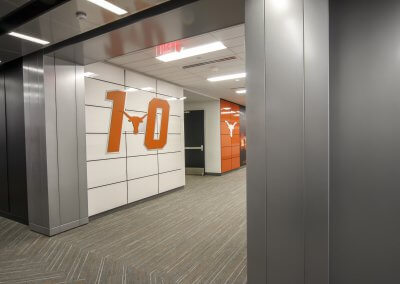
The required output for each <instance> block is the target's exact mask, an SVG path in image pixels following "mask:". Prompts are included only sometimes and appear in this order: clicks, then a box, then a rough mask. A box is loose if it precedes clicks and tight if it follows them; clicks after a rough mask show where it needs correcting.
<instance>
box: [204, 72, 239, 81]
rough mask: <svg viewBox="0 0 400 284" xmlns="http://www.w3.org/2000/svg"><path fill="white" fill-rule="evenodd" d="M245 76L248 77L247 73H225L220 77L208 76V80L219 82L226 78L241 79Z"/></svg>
mask: <svg viewBox="0 0 400 284" xmlns="http://www.w3.org/2000/svg"><path fill="white" fill-rule="evenodd" d="M245 77H246V73H237V74H230V75H223V76H218V77H211V78H208V79H207V80H208V81H210V82H219V81H226V80H235V79H241V78H245Z"/></svg>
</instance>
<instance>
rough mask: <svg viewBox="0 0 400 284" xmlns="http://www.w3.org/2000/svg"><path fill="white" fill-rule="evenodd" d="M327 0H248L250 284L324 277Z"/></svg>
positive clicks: (321, 280) (320, 282) (315, 280)
mask: <svg viewBox="0 0 400 284" xmlns="http://www.w3.org/2000/svg"><path fill="white" fill-rule="evenodd" d="M328 32H329V30H328V1H327V0H323V1H317V0H315V1H313V0H304V1H303V0H287V1H274V0H263V1H261V0H248V1H246V53H247V54H246V60H247V73H248V74H247V75H248V98H247V107H248V125H249V127H248V145H249V147H248V185H247V203H248V204H247V210H248V281H249V283H271V284H274V283H280V284H285V283H288V284H289V283H290V284H292V283H315V284H323V283H328V282H327V281H328V233H329V223H328V210H329V206H328V193H329V183H328V182H329V178H328V176H329V175H328V173H329V158H328V157H329V151H328V149H329V148H328V146H329V143H328V138H329V136H328V133H329V132H328V129H329V124H328V123H329V120H328V118H329V112H328V102H329V92H328V90H329V87H328V86H329V84H328V70H329V65H328V54H329V53H328V52H329V49H328V43H329V41H328V34H329V33H328Z"/></svg>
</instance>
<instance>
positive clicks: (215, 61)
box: [182, 56, 236, 69]
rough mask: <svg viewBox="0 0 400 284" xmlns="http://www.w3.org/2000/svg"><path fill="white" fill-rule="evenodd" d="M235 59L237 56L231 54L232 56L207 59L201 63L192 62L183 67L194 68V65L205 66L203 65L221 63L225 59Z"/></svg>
mask: <svg viewBox="0 0 400 284" xmlns="http://www.w3.org/2000/svg"><path fill="white" fill-rule="evenodd" d="M234 59H236V56H230V57H225V58H220V59H215V60H210V61H205V62H201V63H196V64H192V65H186V66H183V67H182V69H189V68H194V67H199V66H203V65H208V64H213V63H219V62H224V61H229V60H234Z"/></svg>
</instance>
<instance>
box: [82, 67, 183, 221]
mask: <svg viewBox="0 0 400 284" xmlns="http://www.w3.org/2000/svg"><path fill="white" fill-rule="evenodd" d="M85 72H93V73H95V74H97V75H98V76H96V77H93V78H86V79H85V98H86V106H85V107H86V140H87V141H86V144H87V146H86V148H87V172H88V203H89V216H92V215H95V214H98V213H101V212H104V211H107V210H110V209H113V208H116V207H119V206H122V205H125V204H128V203H130V202H134V201H137V200H140V199H143V198H146V197H150V196H153V195H157V194H159V193H162V192H166V191H168V190H171V189H175V188H178V187H181V186H184V185H185V172H184V171H185V170H184V169H185V158H184V153H185V151H184V125H183V124H184V121H183V101H181V100H169V104H170V118H169V127H168V138H167V144H166V146H165V147H164V148H163V149H161V150H147V148H146V147H145V146H144V131H145V129H146V128H145V127H146V119H145V121H144V123H142V124H141V126H140V128H139V134H136V135H134V134H133V128H132V124H131V123H130V122H128V120H127V119H126V118H125V117H124V123H123V129H122V132H123V134H122V136H121V145H120V152H119V153H107V143H108V133H109V127H110V119H111V110H112V101H109V100H106V92H107V91H111V90H124V89H127V88H137V89H138V90H136V91H134V92H129V91H128V92H127V97H126V105H125V108H126V111H127V112H128V113H129V114H131V115H133V114H136V115H144V114H145V113H147V108H148V103H149V101H150V100H151V99H153V98H155V97H158V98H163V99H168V98H171V97H174V98H181V97H182V96H183V90H182V88H180V87H178V86H175V85H172V84H169V83H166V82H163V81H159V80H156V79H154V78H150V77H147V76H144V75H141V74H138V73H135V72H132V71H129V70H124V69H122V68H119V67H115V66H112V65H109V64H105V63H95V64H92V65H88V66H86V67H85ZM142 88H146V90H148V91H143V90H141V89H142Z"/></svg>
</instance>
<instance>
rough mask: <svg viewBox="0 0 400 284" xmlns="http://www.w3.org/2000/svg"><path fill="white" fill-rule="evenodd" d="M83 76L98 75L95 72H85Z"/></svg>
mask: <svg viewBox="0 0 400 284" xmlns="http://www.w3.org/2000/svg"><path fill="white" fill-rule="evenodd" d="M83 76H85V77H89V78H91V77H96V76H98V75H97V74H95V73H93V72H85V73H83Z"/></svg>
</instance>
